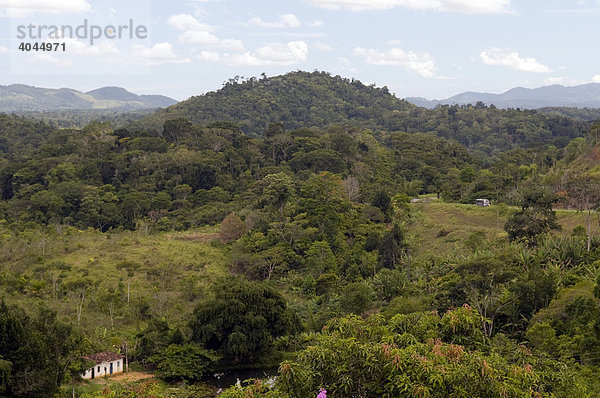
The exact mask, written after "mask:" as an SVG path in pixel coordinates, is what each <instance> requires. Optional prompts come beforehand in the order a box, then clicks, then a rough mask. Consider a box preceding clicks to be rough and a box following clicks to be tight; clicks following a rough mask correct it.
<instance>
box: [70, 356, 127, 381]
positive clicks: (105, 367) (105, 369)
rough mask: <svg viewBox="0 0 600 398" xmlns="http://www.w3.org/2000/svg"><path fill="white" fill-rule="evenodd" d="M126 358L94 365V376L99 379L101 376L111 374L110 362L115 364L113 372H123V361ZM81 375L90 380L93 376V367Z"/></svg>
mask: <svg viewBox="0 0 600 398" xmlns="http://www.w3.org/2000/svg"><path fill="white" fill-rule="evenodd" d="M124 360H125V359H124V358H122V359H117V360H116V361H111V362H102V363H101V364H98V365H95V366H94V378H95V379H97V378H99V377H104V376H110V375H111V373H110V364H111V363H112V364H113V372H112V374H113V375H114V374H117V373H123V366H124V364H123V361H124ZM81 377H82V378H83V379H85V380H89V379H91V378H92V368H90V369H88V370H86V371H85V373H84V374H82V375H81Z"/></svg>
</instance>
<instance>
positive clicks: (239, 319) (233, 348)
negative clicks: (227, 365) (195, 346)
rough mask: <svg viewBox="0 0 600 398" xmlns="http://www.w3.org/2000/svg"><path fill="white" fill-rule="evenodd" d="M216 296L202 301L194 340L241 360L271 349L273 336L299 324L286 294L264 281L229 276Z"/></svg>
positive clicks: (195, 319)
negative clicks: (289, 305)
mask: <svg viewBox="0 0 600 398" xmlns="http://www.w3.org/2000/svg"><path fill="white" fill-rule="evenodd" d="M212 293H213V295H214V298H213V299H210V300H207V301H205V302H203V303H201V304H200V305H198V306H197V307H196V308H195V310H194V313H193V315H192V319H191V320H190V324H189V325H190V328H191V329H192V341H193V342H195V343H199V344H202V345H204V347H206V348H207V349H210V350H215V351H217V352H219V353H220V354H221V355H223V357H224V358H226V359H228V360H230V361H234V362H238V361H240V360H242V359H248V358H256V356H257V355H259V354H261V353H263V352H265V351H267V350H269V349H270V348H271V346H272V343H273V339H274V338H276V337H279V336H283V335H285V334H288V333H293V332H295V331H296V330H298V328H299V323H298V320H297V318H296V316H295V315H294V314H293V313H292V312H290V310H289V309H288V308H287V305H286V302H285V300H284V299H283V297H282V296H281V295H280V294H279V293H277V292H275V291H274V290H272V289H271V288H269V287H266V286H264V285H262V284H259V283H256V282H250V281H246V280H244V279H242V278H233V277H230V278H225V279H222V280H220V281H218V282H217V283H216V284H215V285H214V286H213V288H212Z"/></svg>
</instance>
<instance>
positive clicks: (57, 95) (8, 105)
mask: <svg viewBox="0 0 600 398" xmlns="http://www.w3.org/2000/svg"><path fill="white" fill-rule="evenodd" d="M176 103H177V101H176V100H174V99H172V98H169V97H165V96H163V95H137V94H134V93H132V92H129V91H127V90H125V89H124V88H121V87H102V88H99V89H96V90H92V91H88V92H86V93H83V92H81V91H77V90H74V89H71V88H60V89H50V88H41V87H34V86H28V85H25V84H11V85H8V86H0V112H31V111H36V112H44V111H62V110H84V109H110V110H123V111H124V110H138V109H148V108H162V107H167V106H171V105H174V104H176Z"/></svg>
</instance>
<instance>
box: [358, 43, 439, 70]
mask: <svg viewBox="0 0 600 398" xmlns="http://www.w3.org/2000/svg"><path fill="white" fill-rule="evenodd" d="M354 54H355V55H358V56H359V57H361V58H363V60H364V61H365V62H367V63H369V64H372V65H387V66H401V67H403V68H405V69H408V70H411V71H414V72H417V73H418V74H420V75H421V76H423V77H434V76H435V70H436V67H435V62H434V61H433V58H432V57H431V55H429V54H428V53H415V52H413V51H408V52H405V51H403V50H402V49H400V48H392V49H390V50H388V51H385V52H378V51H376V50H373V49H364V48H355V49H354Z"/></svg>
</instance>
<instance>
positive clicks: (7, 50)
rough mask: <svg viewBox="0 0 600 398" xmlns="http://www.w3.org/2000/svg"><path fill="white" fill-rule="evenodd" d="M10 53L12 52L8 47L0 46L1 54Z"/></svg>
mask: <svg viewBox="0 0 600 398" xmlns="http://www.w3.org/2000/svg"><path fill="white" fill-rule="evenodd" d="M8 53H10V50H9V49H8V47H4V46H0V54H8Z"/></svg>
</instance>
